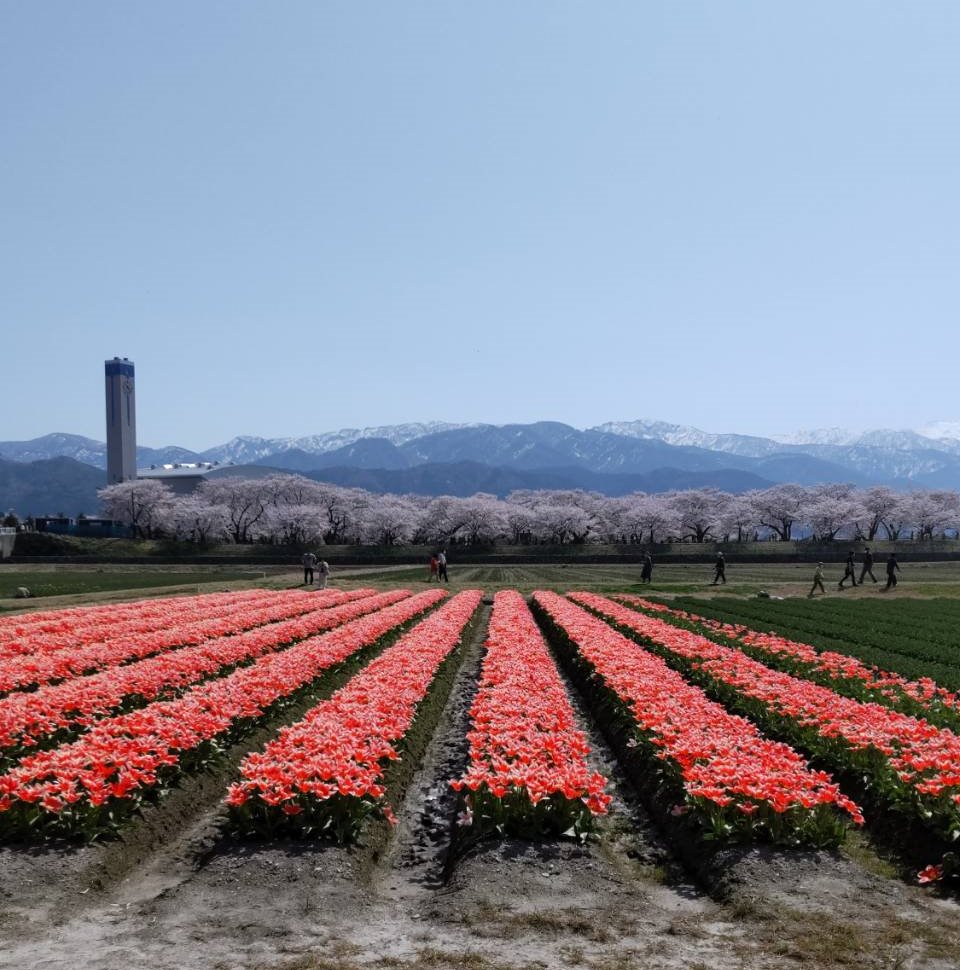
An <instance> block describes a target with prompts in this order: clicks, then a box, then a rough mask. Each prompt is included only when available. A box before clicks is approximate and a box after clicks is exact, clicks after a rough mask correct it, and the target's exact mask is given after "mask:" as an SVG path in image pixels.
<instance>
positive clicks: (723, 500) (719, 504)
mask: <svg viewBox="0 0 960 970" xmlns="http://www.w3.org/2000/svg"><path fill="white" fill-rule="evenodd" d="M665 497H666V500H667V502H668V503H669V505H670V508H671V509H672V511H673V514H674V516H675V518H676V522H677V525H678V526H679V528H680V532H681V537H682V538H685V539H692V540H693V541H694V542H704V541H705V540H706V539H707V538H708V537H709V536H711V535H712V530H713V529H714V528H715V527H716V525H717V523H718V522H719V521H720V520H721V519H722V517H723V514H724V511H725V509H726V505H727V503H728V501H729V497H728V496H727V495H726V493H724V492H721V491H720V490H719V489H716V488H695V489H688V490H687V491H683V492H669V493H667V495H666V496H665Z"/></svg>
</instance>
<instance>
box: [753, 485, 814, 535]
mask: <svg viewBox="0 0 960 970" xmlns="http://www.w3.org/2000/svg"><path fill="white" fill-rule="evenodd" d="M747 494H748V496H749V499H750V502H751V503H752V505H753V507H754V509H755V510H756V513H757V521H758V522H759V523H760V525H762V526H764V527H765V528H767V529H769V530H770V531H771V532H773V533H774V534H775V535H776V536H778V537H779V538H780V540H781V541H782V542H789V541H790V538H791V536H792V535H793V526H794V523H795V522H796V521H797V520H798V519H799V518H800V517H801V514H802V509H803V503H804V501H805V499H806V497H807V493H806V490H805V489H804V487H803V486H802V485H773V486H772V487H770V488H765V489H762V490H760V491H753V492H748V493H747Z"/></svg>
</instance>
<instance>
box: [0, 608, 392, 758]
mask: <svg viewBox="0 0 960 970" xmlns="http://www.w3.org/2000/svg"><path fill="white" fill-rule="evenodd" d="M367 592H372V591H367ZM408 595H409V593H408V592H407V591H406V590H400V591H397V590H393V591H391V592H388V593H380V594H378V595H375V596H370V595H367V596H363V597H361V598H360V599H357V600H354V601H352V602H347V603H344V604H343V605H341V606H335V607H333V608H330V609H327V608H324V607H323V606H322V603H321V604H318V608H317V609H315V610H314V611H313V612H312V613H308V614H306V615H305V616H298V617H295V618H292V619H289V620H283V621H281V622H278V623H270V624H267V625H265V626H261V627H258V628H257V629H253V630H247V631H246V632H245V633H238V634H236V635H234V636H224V637H217V638H214V639H211V640H207V641H206V642H204V643H200V644H198V645H196V646H189V647H183V648H181V649H179V650H170V651H168V652H167V653H162V654H160V655H159V656H156V657H148V658H146V659H145V660H139V661H137V662H136V663H131V664H128V665H127V666H124V667H113V668H110V669H108V670H104V671H102V672H101V673H98V674H92V675H90V676H89V677H75V678H73V679H72V680H67V681H64V682H63V683H61V684H56V685H54V686H50V687H42V688H40V690H37V691H32V692H17V693H14V694H8V695H7V696H6V697H2V698H0V765H4V764H10V763H11V762H13V761H15V760H17V759H18V758H20V757H22V756H23V754H25V753H27V751H28V750H29V749H30V748H35V747H37V745H38V744H41V743H42V744H43V745H44V746H49V744H51V743H58V742H60V741H63V740H65V738H66V737H68V736H69V735H70V734H71V733H74V732H76V731H78V730H80V729H82V728H84V727H88V726H89V725H91V724H92V723H94V722H96V721H98V720H100V719H101V718H103V717H106V716H108V715H110V714H115V713H118V712H120V711H122V710H123V709H124V708H125V707H126V708H129V707H139V706H142V705H143V704H144V703H146V702H147V701H151V700H154V699H156V698H159V697H162V696H164V695H167V696H171V695H173V694H175V693H176V692H177V691H179V690H182V689H183V688H184V687H186V686H188V685H190V684H195V683H197V682H198V681H201V680H204V679H206V678H208V677H210V676H212V675H217V674H219V673H220V672H221V671H224V670H225V669H230V668H233V667H236V666H238V665H240V664H245V663H248V662H249V661H251V660H254V659H255V658H257V657H259V656H261V655H262V654H265V653H269V652H270V651H273V650H277V649H280V648H282V647H284V646H286V645H287V644H289V643H292V642H294V641H296V640H302V639H304V638H305V637H309V636H315V635H316V634H318V633H320V632H322V631H323V630H332V629H333V628H334V627H337V626H339V625H340V624H341V623H346V622H347V621H349V620H353V619H356V618H357V617H358V616H362V615H363V614H365V613H372V612H373V611H374V610H378V609H381V608H382V607H384V606H389V605H390V604H391V603H395V602H396V601H397V600H400V599H403V598H404V597H405V596H408Z"/></svg>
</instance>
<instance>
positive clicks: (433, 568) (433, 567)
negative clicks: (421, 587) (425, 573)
mask: <svg viewBox="0 0 960 970" xmlns="http://www.w3.org/2000/svg"><path fill="white" fill-rule="evenodd" d="M438 569H439V564H438V563H437V554H436V553H434V554H433V555H432V556H431V557H430V576H429V578H428V580H427V581H428V582H430V583H432V582H433V581H434V580H435V579H436V578H437V570H438Z"/></svg>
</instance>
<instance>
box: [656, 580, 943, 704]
mask: <svg viewBox="0 0 960 970" xmlns="http://www.w3.org/2000/svg"><path fill="white" fill-rule="evenodd" d="M948 602H949V601H945V600H925V601H922V602H917V603H915V604H905V603H900V602H898V603H896V604H894V603H890V604H887V603H882V604H881V603H864V602H859V601H857V602H846V603H835V604H834V603H825V602H823V601H820V602H817V601H813V602H810V603H796V602H790V603H787V602H778V601H776V600H771V601H762V600H733V599H715V600H702V599H694V598H690V597H683V598H678V599H675V600H673V601H672V602H671V605H672V606H674V607H676V608H680V609H685V610H689V611H690V612H692V613H697V614H699V615H700V616H704V617H708V618H712V619H717V620H722V621H724V622H727V623H742V624H744V625H745V626H749V627H750V628H751V629H755V630H762V631H772V632H775V633H778V634H779V635H780V636H784V637H787V638H789V639H791V640H796V641H799V642H801V643H808V644H810V646H812V647H815V648H817V649H819V650H835V651H837V652H838V653H845V654H848V655H850V656H852V657H856V658H857V659H859V660H862V661H864V663H869V664H875V665H876V666H877V667H881V668H883V669H885V670H891V671H894V672H896V673H898V674H902V675H903V676H904V677H909V678H911V679H917V678H920V677H930V678H931V679H933V680H935V681H936V682H937V683H938V684H940V685H941V686H942V687H946V688H948V689H949V690H960V634H958V631H960V624H958V625H956V626H954V627H953V629H952V636H951V638H950V639H949V640H948V639H946V638H942V637H937V635H936V634H935V633H934V632H933V631H934V630H936V628H937V627H941V626H942V624H943V621H944V614H945V613H949V612H952V611H950V610H947V609H943V607H944V606H945V605H946V604H947V603H948ZM902 605H903V606H907V607H908V609H906V610H904V611H903V615H902V616H900V617H896V616H892V615H891V614H892V613H893V612H894V611H895V610H896V608H897V607H899V606H902ZM951 605H952V604H951ZM821 607H828V609H826V610H821V609H820V608H821ZM891 608H893V609H891ZM878 619H879V620H880V622H877V621H878Z"/></svg>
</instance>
